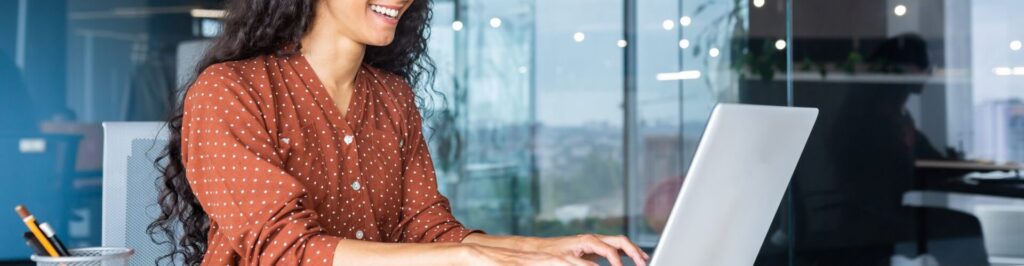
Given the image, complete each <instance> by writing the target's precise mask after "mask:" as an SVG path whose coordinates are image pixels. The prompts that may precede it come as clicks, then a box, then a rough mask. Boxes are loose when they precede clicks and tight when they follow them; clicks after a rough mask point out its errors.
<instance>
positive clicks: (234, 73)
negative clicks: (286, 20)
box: [185, 56, 269, 104]
mask: <svg viewBox="0 0 1024 266" xmlns="http://www.w3.org/2000/svg"><path fill="white" fill-rule="evenodd" d="M266 72H267V70H266V58H265V56H258V57H253V58H249V59H244V60H236V61H227V62H221V63H216V64H213V65H210V66H208V67H206V69H203V71H202V72H201V73H199V75H197V76H196V78H195V81H194V82H193V83H192V84H191V86H190V87H189V88H188V91H187V92H186V94H185V99H186V101H185V102H186V104H187V103H188V102H190V101H202V99H203V98H211V97H210V96H214V97H213V98H217V99H219V100H225V97H227V99H226V100H229V101H231V100H235V101H241V102H244V103H255V101H256V100H257V99H259V98H261V97H260V95H262V94H267V93H268V92H264V91H261V90H267V89H269V87H268V86H258V85H257V84H259V83H260V82H263V81H261V80H265V76H266ZM204 96H205V97H204Z"/></svg>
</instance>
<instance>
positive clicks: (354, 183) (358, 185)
mask: <svg viewBox="0 0 1024 266" xmlns="http://www.w3.org/2000/svg"><path fill="white" fill-rule="evenodd" d="M362 187H363V185H360V184H359V181H356V182H352V189H354V190H356V191H359V188H362Z"/></svg>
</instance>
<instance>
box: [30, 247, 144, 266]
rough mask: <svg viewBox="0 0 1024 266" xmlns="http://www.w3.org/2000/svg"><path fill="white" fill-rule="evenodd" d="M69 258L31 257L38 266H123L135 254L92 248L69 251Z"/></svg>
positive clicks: (119, 250)
mask: <svg viewBox="0 0 1024 266" xmlns="http://www.w3.org/2000/svg"><path fill="white" fill-rule="evenodd" d="M69 252H70V253H71V256H64V257H48V256H39V255H32V261H34V262H36V265H39V266H51V265H52V266H86V265H88V266H123V265H128V259H129V258H131V256H132V254H134V253H135V251H133V250H132V249H130V248H111V247H93V248H76V249H72V250H69Z"/></svg>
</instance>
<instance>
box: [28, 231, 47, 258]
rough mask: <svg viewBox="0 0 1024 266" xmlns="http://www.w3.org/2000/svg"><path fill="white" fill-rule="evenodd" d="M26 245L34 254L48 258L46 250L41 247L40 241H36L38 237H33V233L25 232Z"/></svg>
mask: <svg viewBox="0 0 1024 266" xmlns="http://www.w3.org/2000/svg"><path fill="white" fill-rule="evenodd" d="M23 236H24V237H25V245H28V247H30V248H32V253H33V254H36V255H39V256H46V250H43V247H42V246H40V245H39V241H36V236H34V235H32V232H25V234H24V235H23Z"/></svg>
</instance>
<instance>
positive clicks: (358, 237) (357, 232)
mask: <svg viewBox="0 0 1024 266" xmlns="http://www.w3.org/2000/svg"><path fill="white" fill-rule="evenodd" d="M356 239H363V230H358V231H356Z"/></svg>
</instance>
